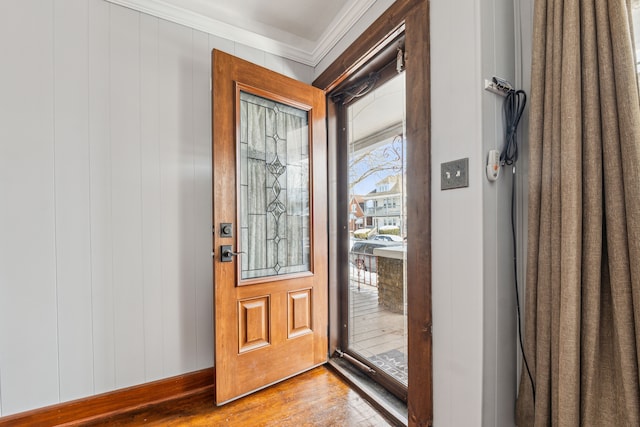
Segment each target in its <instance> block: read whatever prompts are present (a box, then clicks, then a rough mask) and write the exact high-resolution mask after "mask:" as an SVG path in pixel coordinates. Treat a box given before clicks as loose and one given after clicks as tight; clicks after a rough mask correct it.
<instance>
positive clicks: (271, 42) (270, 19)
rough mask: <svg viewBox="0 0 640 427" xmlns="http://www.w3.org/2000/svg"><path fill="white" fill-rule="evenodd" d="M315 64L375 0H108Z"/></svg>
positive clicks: (305, 62) (311, 64)
mask: <svg viewBox="0 0 640 427" xmlns="http://www.w3.org/2000/svg"><path fill="white" fill-rule="evenodd" d="M108 1H110V2H111V3H116V4H119V5H122V6H125V7H128V8H131V9H134V10H138V11H141V12H144V13H148V14H150V15H153V16H157V17H159V18H163V19H166V20H169V21H172V22H176V23H179V24H182V25H186V26H189V27H191V28H195V29H198V30H201V31H205V32H208V33H210V34H214V35H216V36H220V37H223V38H227V39H230V40H234V41H236V42H239V43H242V44H246V45H249V46H253V47H256V48H259V49H262V50H264V51H266V52H269V53H273V54H276V55H279V56H283V57H285V58H289V59H292V60H294V61H298V62H301V63H303V64H306V65H310V66H314V67H315V66H316V65H317V64H318V63H319V62H320V60H321V59H322V58H323V57H324V56H325V55H326V54H327V53H328V52H329V50H330V49H331V48H332V47H333V46H335V44H336V43H337V42H338V41H339V40H340V38H342V36H344V34H345V33H346V32H347V30H348V29H349V28H350V27H351V26H352V25H353V24H354V23H355V22H356V21H357V20H358V19H359V18H360V17H361V16H362V15H363V14H364V13H365V12H366V11H367V10H368V9H369V8H370V7H371V5H372V4H373V3H375V1H376V0H108Z"/></svg>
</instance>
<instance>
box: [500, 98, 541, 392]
mask: <svg viewBox="0 0 640 427" xmlns="http://www.w3.org/2000/svg"><path fill="white" fill-rule="evenodd" d="M526 103H527V95H526V93H525V92H524V91H523V90H511V91H509V93H508V94H507V98H506V99H505V100H504V104H503V110H504V119H505V144H504V149H503V150H502V153H500V163H501V164H502V165H512V166H513V168H512V172H513V175H512V179H511V238H512V243H513V275H514V286H515V290H516V309H517V316H518V338H519V341H520V351H522V360H523V361H524V366H525V368H526V369H527V374H528V375H529V381H531V390H532V391H533V403H534V405H535V402H536V386H535V382H534V381H533V376H532V375H531V370H530V369H529V363H528V362H527V356H526V354H525V351H524V343H523V341H522V326H521V314H520V292H519V289H518V256H517V245H516V167H515V163H516V162H517V161H518V138H517V130H518V123H519V122H520V119H521V118H522V113H523V112H524V107H525V105H526Z"/></svg>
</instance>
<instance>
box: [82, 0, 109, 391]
mask: <svg viewBox="0 0 640 427" xmlns="http://www.w3.org/2000/svg"><path fill="white" fill-rule="evenodd" d="M88 4H89V18H88V20H89V25H88V28H89V156H90V157H89V169H90V171H91V177H90V184H91V189H90V190H91V191H90V193H91V289H92V292H91V296H92V302H91V309H92V312H93V368H94V369H93V382H94V392H95V393H104V392H106V391H109V390H113V389H114V388H115V387H116V380H115V337H114V305H113V298H114V294H113V252H114V251H113V222H112V216H111V213H112V209H111V194H112V190H111V174H112V167H111V163H112V162H111V140H110V139H111V138H110V137H111V130H110V109H109V99H110V89H109V88H110V87H111V84H110V78H109V76H110V69H109V63H110V58H111V50H110V39H109V24H110V11H111V8H110V6H109V4H108V3H106V2H104V1H102V0H91V1H89V2H88Z"/></svg>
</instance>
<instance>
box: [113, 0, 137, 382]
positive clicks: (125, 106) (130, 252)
mask: <svg viewBox="0 0 640 427" xmlns="http://www.w3.org/2000/svg"><path fill="white" fill-rule="evenodd" d="M139 21H140V14H139V13H136V12H133V11H131V10H129V9H124V8H121V7H116V6H111V13H110V32H109V36H110V49H109V50H110V64H109V65H110V69H109V72H110V76H109V83H110V88H109V89H110V93H109V97H110V99H109V101H110V108H109V117H110V136H111V138H110V146H111V195H112V198H111V214H112V218H111V219H112V222H113V230H112V231H113V295H114V301H113V302H114V338H115V344H114V345H115V366H116V370H115V373H116V387H126V386H129V385H132V384H139V383H142V382H144V329H143V327H144V316H143V310H142V307H143V283H142V254H141V253H142V250H141V246H142V241H141V240H142V230H141V222H142V214H141V209H142V208H141V197H140V196H141V189H140V60H139V58H140V47H139Z"/></svg>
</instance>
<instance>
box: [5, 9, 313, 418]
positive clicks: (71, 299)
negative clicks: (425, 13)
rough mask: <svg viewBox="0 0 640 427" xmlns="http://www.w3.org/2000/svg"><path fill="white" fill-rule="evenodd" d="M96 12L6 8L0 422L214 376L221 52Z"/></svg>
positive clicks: (198, 39)
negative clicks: (128, 390)
mask: <svg viewBox="0 0 640 427" xmlns="http://www.w3.org/2000/svg"><path fill="white" fill-rule="evenodd" d="M213 48H218V49H221V50H224V51H227V52H229V53H232V54H236V55H238V56H240V57H243V58H245V59H248V60H251V61H253V62H256V63H258V64H259V65H263V66H267V67H269V68H271V69H273V70H275V71H279V72H282V73H284V74H287V75H289V76H291V77H294V78H297V79H299V80H303V81H305V82H310V81H311V80H312V78H313V69H312V68H310V67H307V66H304V65H301V64H298V63H295V62H293V61H290V60H287V59H283V58H280V57H277V56H274V55H270V54H265V53H264V52H262V51H259V50H256V49H254V48H251V47H247V46H242V45H238V44H236V43H234V42H233V41H230V40H224V39H220V38H218V37H214V36H212V35H209V34H206V33H202V32H199V31H196V30H192V29H189V28H186V27H183V26H180V25H177V24H173V23H170V22H167V21H163V20H159V19H157V18H154V17H150V16H147V15H144V14H141V13H138V12H134V11H132V10H129V9H126V8H123V7H120V6H116V5H112V4H110V3H106V2H104V1H102V0H55V1H54V0H2V1H0V52H1V53H2V59H1V61H2V62H1V66H0V415H9V414H12V413H16V412H20V411H24V410H28V409H32V408H37V407H42V406H45V405H49V404H54V403H58V402H62V401H67V400H71V399H76V398H80V397H85V396H89V395H93V394H97V393H102V392H105V391H109V390H114V389H118V388H122V387H127V386H130V385H134V384H140V383H144V382H148V381H153V380H156V379H160V378H166V377H170V376H173V375H177V374H181V373H186V372H191V371H195V370H198V369H203V368H207V367H210V366H212V365H213V359H214V358H213V320H212V319H213V315H212V310H213V308H212V304H213V302H212V301H213V285H212V269H211V257H210V253H211V203H212V202H211V193H212V191H211V190H212V188H211V185H212V184H211V107H210V105H211V100H210V89H209V87H210V86H209V79H210V70H211V65H210V52H211V49H213Z"/></svg>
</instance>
